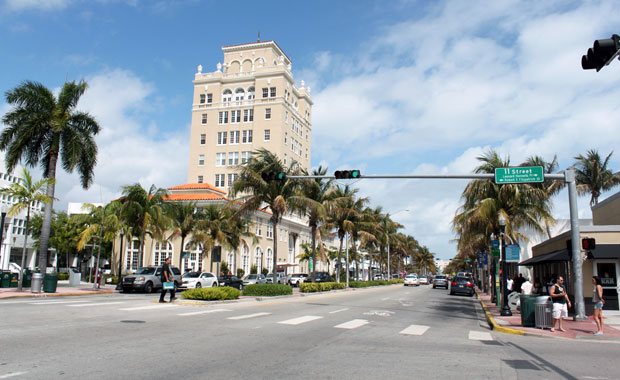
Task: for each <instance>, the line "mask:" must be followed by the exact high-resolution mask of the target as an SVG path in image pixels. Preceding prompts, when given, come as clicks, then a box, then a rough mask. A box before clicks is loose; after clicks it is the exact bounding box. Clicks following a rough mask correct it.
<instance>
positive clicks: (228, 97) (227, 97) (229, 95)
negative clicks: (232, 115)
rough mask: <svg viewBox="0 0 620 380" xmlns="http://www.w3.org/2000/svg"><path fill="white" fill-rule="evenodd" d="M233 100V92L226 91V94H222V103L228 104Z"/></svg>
mask: <svg viewBox="0 0 620 380" xmlns="http://www.w3.org/2000/svg"><path fill="white" fill-rule="evenodd" d="M231 100H232V91H230V90H228V89H226V90H224V93H223V94H222V102H223V103H228V102H230V101H231Z"/></svg>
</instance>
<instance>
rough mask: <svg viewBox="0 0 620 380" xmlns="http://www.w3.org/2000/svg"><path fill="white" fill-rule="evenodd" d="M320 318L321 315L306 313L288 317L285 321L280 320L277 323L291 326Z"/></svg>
mask: <svg viewBox="0 0 620 380" xmlns="http://www.w3.org/2000/svg"><path fill="white" fill-rule="evenodd" d="M321 318H323V317H318V316H316V315H306V316H304V317H299V318H293V319H288V320H286V321H281V322H278V323H280V324H283V325H292V326H294V325H300V324H302V323H306V322H310V321H315V320H317V319H321Z"/></svg>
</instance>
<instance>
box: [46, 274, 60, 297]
mask: <svg viewBox="0 0 620 380" xmlns="http://www.w3.org/2000/svg"><path fill="white" fill-rule="evenodd" d="M56 286H58V273H46V274H45V277H44V279H43V291H44V292H45V293H56Z"/></svg>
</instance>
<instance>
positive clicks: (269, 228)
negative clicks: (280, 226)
mask: <svg viewBox="0 0 620 380" xmlns="http://www.w3.org/2000/svg"><path fill="white" fill-rule="evenodd" d="M267 238H268V239H273V225H271V223H269V224H267Z"/></svg>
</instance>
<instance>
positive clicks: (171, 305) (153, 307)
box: [118, 303, 177, 311]
mask: <svg viewBox="0 0 620 380" xmlns="http://www.w3.org/2000/svg"><path fill="white" fill-rule="evenodd" d="M171 307H177V305H174V304H170V303H169V304H163V305H149V306H136V307H126V308H121V309H118V310H122V311H136V310H151V309H167V308H171Z"/></svg>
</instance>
